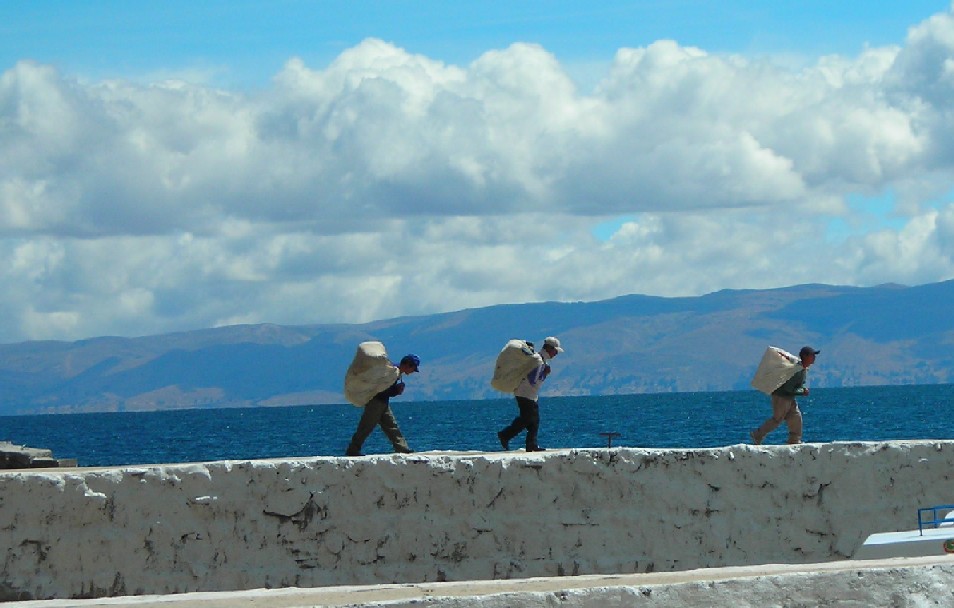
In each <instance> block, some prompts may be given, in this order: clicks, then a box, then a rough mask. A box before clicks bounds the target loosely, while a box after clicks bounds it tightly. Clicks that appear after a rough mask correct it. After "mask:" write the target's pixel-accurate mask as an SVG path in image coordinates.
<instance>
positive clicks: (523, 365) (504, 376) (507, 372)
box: [490, 340, 543, 393]
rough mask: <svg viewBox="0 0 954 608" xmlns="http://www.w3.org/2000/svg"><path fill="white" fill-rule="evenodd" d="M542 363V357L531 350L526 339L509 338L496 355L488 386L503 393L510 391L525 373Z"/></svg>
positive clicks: (518, 383) (517, 384)
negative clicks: (492, 373) (492, 374)
mask: <svg viewBox="0 0 954 608" xmlns="http://www.w3.org/2000/svg"><path fill="white" fill-rule="evenodd" d="M542 364H543V357H541V356H540V355H539V354H537V353H535V352H533V348H531V347H530V346H529V345H528V344H527V343H526V341H524V340H510V341H509V342H507V345H506V346H504V347H503V350H501V351H500V354H499V355H497V363H496V364H495V365H494V377H493V379H491V381H490V386H492V387H494V388H495V389H497V390H498V391H501V392H504V393H512V392H513V391H514V390H516V388H517V386H519V385H520V381H521V380H523V379H524V378H526V377H527V374H529V373H530V372H531V371H533V370H534V369H536V368H537V367H539V366H540V365H542Z"/></svg>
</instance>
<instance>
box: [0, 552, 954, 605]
mask: <svg viewBox="0 0 954 608" xmlns="http://www.w3.org/2000/svg"><path fill="white" fill-rule="evenodd" d="M952 575H954V557H947V558H937V557H933V558H914V559H906V558H897V559H891V560H876V561H865V560H862V561H839V562H829V563H824V564H798V565H779V564H768V565H762V566H744V567H733V568H710V569H700V570H689V571H686V572H665V573H654V574H626V575H589V576H572V577H556V578H533V579H522V580H507V581H467V582H454V583H418V584H409V585H369V586H341V587H324V588H317V589H295V588H289V589H255V590H250V591H234V592H220V593H184V594H180V595H165V596H139V597H117V598H105V599H92V600H46V601H33V602H16V603H13V604H10V605H11V606H17V607H18V608H63V607H67V606H69V607H71V608H95V607H99V606H110V607H112V608H233V607H234V606H242V607H243V608H305V607H308V608H310V607H312V606H362V607H364V608H420V607H421V606H441V607H450V608H515V607H520V608H537V607H539V608H550V607H552V606H554V605H558V606H561V608H576V607H580V608H584V607H591V606H599V607H600V608H617V607H619V608H624V607H627V608H628V607H633V606H647V607H649V606H652V607H653V608H686V607H694V606H695V607H699V608H747V607H752V608H765V607H766V606H825V605H829V606H833V605H837V606H846V605H850V606H893V605H910V606H927V605H930V606H950V605H954V588H951V586H950V584H949V581H950V580H951V576H952ZM902 597H903V601H902V602H901V603H899V598H902Z"/></svg>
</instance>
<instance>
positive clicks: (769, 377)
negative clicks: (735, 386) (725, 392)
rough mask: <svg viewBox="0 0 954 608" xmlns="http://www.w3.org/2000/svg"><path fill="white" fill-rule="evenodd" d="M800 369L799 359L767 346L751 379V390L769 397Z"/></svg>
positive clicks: (779, 349) (774, 347)
mask: <svg viewBox="0 0 954 608" xmlns="http://www.w3.org/2000/svg"><path fill="white" fill-rule="evenodd" d="M801 368H802V366H801V363H800V359H799V358H798V357H796V356H795V355H793V354H792V353H790V352H786V351H784V350H782V349H781V348H778V347H776V346H769V347H768V348H767V349H765V354H764V355H762V361H761V362H760V363H759V367H758V369H756V370H755V377H754V378H752V388H755V389H757V390H760V391H762V392H763V393H765V394H766V395H771V394H772V393H773V392H774V391H775V389H777V388H778V387H780V386H782V385H783V384H785V383H786V382H787V381H788V380H789V378H791V377H792V376H794V375H795V372H797V371H798V370H800V369H801Z"/></svg>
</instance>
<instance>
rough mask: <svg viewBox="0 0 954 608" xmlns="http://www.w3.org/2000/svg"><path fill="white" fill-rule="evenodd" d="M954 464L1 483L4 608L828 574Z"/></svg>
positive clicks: (452, 464) (250, 474)
mask: <svg viewBox="0 0 954 608" xmlns="http://www.w3.org/2000/svg"><path fill="white" fill-rule="evenodd" d="M952 465H954V443H951V442H940V441H920V442H903V443H902V442H898V443H833V444H806V445H800V446H793V447H788V446H757V447H756V446H746V445H737V446H729V447H725V448H713V449H697V450H691V449H687V450H646V449H624V448H614V449H587V450H556V451H550V452H542V453H533V454H523V453H494V454H482V453H429V454H414V455H406V456H400V455H388V456H372V457H363V458H312V459H289V460H263V461H246V462H213V463H199V464H184V465H155V466H141V467H125V468H104V469H74V470H68V469H65V470H58V469H54V470H47V471H9V472H0V514H2V518H3V519H2V521H0V547H2V548H0V551H3V552H4V553H3V558H2V559H3V573H2V579H0V599H4V600H31V599H51V598H64V599H65V598H95V597H108V596H128V595H155V594H175V593H189V592H197V591H198V592H205V591H230V590H243V589H256V588H272V589H278V588H287V587H297V588H304V587H327V586H335V585H378V584H406V583H429V582H442V581H468V580H507V579H525V578H529V577H552V576H577V575H593V574H631V573H659V572H679V571H687V570H693V569H698V568H722V567H732V566H749V565H755V564H765V563H781V564H810V563H819V562H827V561H835V560H841V559H845V558H848V557H850V556H852V555H853V554H854V552H855V550H856V549H857V548H858V547H859V546H860V545H861V543H862V541H863V540H864V539H865V538H866V537H867V536H868V535H869V534H871V533H874V532H883V531H888V530H899V529H901V530H903V529H910V528H911V526H912V522H911V520H912V519H913V518H915V517H916V509H917V507H918V506H920V505H924V504H942V503H945V502H949V501H950V500H951V499H952V497H951V496H949V495H947V493H948V492H949V489H950V484H949V476H950V471H951V470H954V466H952Z"/></svg>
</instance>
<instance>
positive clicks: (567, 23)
mask: <svg viewBox="0 0 954 608" xmlns="http://www.w3.org/2000/svg"><path fill="white" fill-rule="evenodd" d="M948 6H949V3H947V2H944V1H939V0H931V1H926V0H910V1H908V2H882V3H879V4H878V5H877V7H876V8H875V7H874V6H873V5H872V4H871V3H868V2H830V1H821V0H803V1H796V0H778V1H773V2H752V1H746V0H721V1H714V0H667V1H663V0H659V1H644V2H619V1H612V0H611V1H606V2H598V3H591V2H578V1H575V2H569V1H552V2H546V1H542V0H533V1H525V2H512V1H493V2H455V1H448V2H433V1H432V2H421V1H414V2H392V1H379V2H373V1H368V0H354V1H346V2H342V1H325V2H322V1H310V2H309V1H301V0H277V1H274V2H262V1H261V0H233V1H228V2H223V1H220V0H215V1H208V2H189V1H183V0H172V1H165V2H142V1H120V0H113V1H92V2H62V1H48V0H37V1H31V2H3V3H0V40H2V41H0V65H3V66H7V67H8V66H10V65H12V64H13V63H15V62H16V61H18V60H20V59H25V58H30V59H34V60H37V61H40V62H42V63H50V64H53V65H56V66H58V67H60V68H61V69H63V70H64V71H66V72H69V73H76V74H83V75H87V76H89V77H94V78H113V77H128V78H139V77H142V76H143V75H150V74H163V73H176V72H183V73H187V72H190V71H193V70H202V71H207V73H208V74H210V76H211V77H212V78H213V81H217V82H220V83H223V84H230V85H237V86H263V85H265V84H267V82H268V80H269V79H270V78H271V77H272V76H273V75H274V74H275V73H276V72H277V71H278V70H279V69H280V68H281V66H282V64H284V62H285V61H287V59H288V58H289V57H291V56H300V57H302V58H303V59H305V61H306V62H307V63H309V64H312V65H322V64H326V63H328V62H330V61H331V60H333V59H334V57H336V56H337V55H338V54H340V53H341V52H342V51H344V50H345V49H347V48H350V47H352V46H354V45H356V44H357V43H359V42H360V41H361V40H363V39H365V38H367V37H376V38H381V39H383V40H385V41H388V42H392V43H394V44H396V45H397V46H400V47H402V48H404V49H406V50H407V51H409V52H411V53H419V54H423V55H427V56H428V57H431V58H433V59H438V60H441V61H444V62H448V63H454V64H460V65H464V64H467V63H470V62H471V61H473V60H474V59H476V58H477V57H479V56H480V55H481V54H483V53H484V52H485V51H487V50H489V49H499V48H505V47H507V46H509V45H510V44H512V43H513V42H517V41H520V42H535V43H538V44H541V45H542V46H544V47H545V48H547V49H548V50H549V51H550V52H552V53H554V54H555V55H556V56H557V58H558V59H560V60H561V61H563V62H570V63H571V64H575V63H583V64H589V63H593V64H608V63H609V61H610V60H611V59H612V57H613V55H614V53H615V52H616V50H617V49H618V48H621V47H634V46H645V45H648V44H650V43H651V42H653V41H655V40H658V39H660V38H669V39H673V40H675V41H677V42H678V43H679V44H681V45H683V46H698V47H701V48H703V49H706V50H707V51H709V52H713V53H718V52H732V53H744V54H747V55H753V56H758V55H788V56H791V57H793V58H797V59H800V60H809V59H812V58H815V57H817V56H820V55H827V54H835V53H837V54H845V55H852V54H856V53H858V52H859V51H860V50H861V49H862V48H864V47H865V46H886V45H892V44H901V43H902V42H903V41H904V37H905V34H906V31H907V28H908V27H910V26H911V25H913V24H915V23H917V22H918V21H920V20H922V19H924V18H925V17H927V16H929V15H931V14H934V13H937V12H940V11H944V10H946V9H947V8H948Z"/></svg>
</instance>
